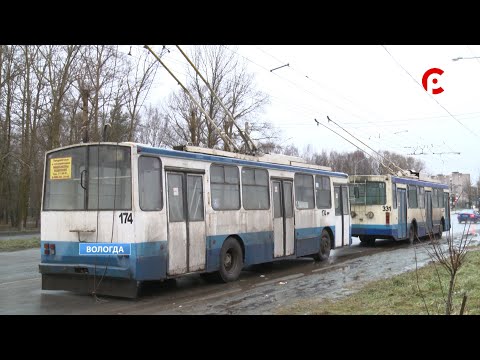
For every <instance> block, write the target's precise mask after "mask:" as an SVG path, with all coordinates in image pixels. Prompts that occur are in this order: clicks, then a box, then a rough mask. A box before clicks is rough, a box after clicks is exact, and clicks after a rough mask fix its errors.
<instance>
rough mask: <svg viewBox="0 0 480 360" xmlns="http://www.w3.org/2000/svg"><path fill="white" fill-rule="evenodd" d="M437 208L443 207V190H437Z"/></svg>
mask: <svg viewBox="0 0 480 360" xmlns="http://www.w3.org/2000/svg"><path fill="white" fill-rule="evenodd" d="M438 207H439V208H443V207H445V202H444V201H443V189H438Z"/></svg>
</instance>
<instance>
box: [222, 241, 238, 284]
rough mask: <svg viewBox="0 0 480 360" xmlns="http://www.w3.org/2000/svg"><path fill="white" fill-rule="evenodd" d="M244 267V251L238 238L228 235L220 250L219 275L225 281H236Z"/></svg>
mask: <svg viewBox="0 0 480 360" xmlns="http://www.w3.org/2000/svg"><path fill="white" fill-rule="evenodd" d="M242 268H243V252H242V248H241V246H240V244H239V243H238V241H237V239H235V238H233V237H228V238H227V239H226V240H225V241H224V243H223V245H222V249H221V250H220V270H219V275H220V278H221V279H222V281H223V282H230V281H235V280H237V279H238V277H239V276H240V272H241V271H242Z"/></svg>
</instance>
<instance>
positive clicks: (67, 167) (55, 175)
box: [50, 157, 72, 180]
mask: <svg viewBox="0 0 480 360" xmlns="http://www.w3.org/2000/svg"><path fill="white" fill-rule="evenodd" d="M71 178H72V158H71V157H64V158H56V159H50V180H63V179H71Z"/></svg>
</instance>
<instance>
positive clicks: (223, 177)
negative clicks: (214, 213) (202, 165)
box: [210, 165, 240, 210]
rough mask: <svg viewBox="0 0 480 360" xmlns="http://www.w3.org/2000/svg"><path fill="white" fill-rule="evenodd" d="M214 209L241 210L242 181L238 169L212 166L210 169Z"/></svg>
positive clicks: (226, 166) (227, 166)
mask: <svg viewBox="0 0 480 360" xmlns="http://www.w3.org/2000/svg"><path fill="white" fill-rule="evenodd" d="M210 184H211V185H210V186H211V195H212V208H213V209H214V210H238V209H240V179H239V173H238V167H236V166H230V165H212V166H211V167H210Z"/></svg>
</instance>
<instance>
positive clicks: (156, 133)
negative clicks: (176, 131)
mask: <svg viewBox="0 0 480 360" xmlns="http://www.w3.org/2000/svg"><path fill="white" fill-rule="evenodd" d="M169 135H170V133H169V129H168V121H167V120H166V119H165V118H164V117H163V114H162V113H161V110H160V109H159V108H156V107H152V106H149V107H148V108H147V110H146V113H145V115H144V116H143V121H141V123H140V124H139V129H138V135H137V138H138V141H139V142H141V143H143V144H148V145H151V146H156V147H162V146H166V144H167V138H168V137H169Z"/></svg>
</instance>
